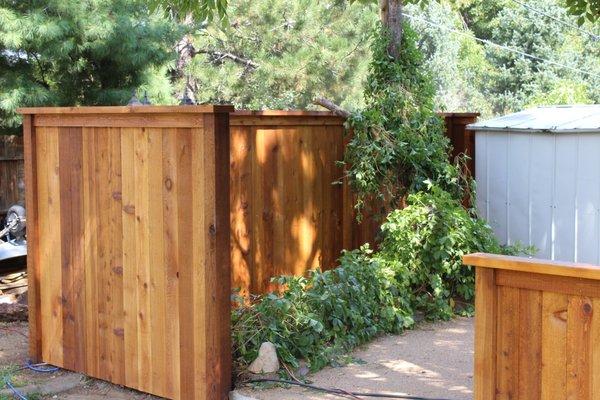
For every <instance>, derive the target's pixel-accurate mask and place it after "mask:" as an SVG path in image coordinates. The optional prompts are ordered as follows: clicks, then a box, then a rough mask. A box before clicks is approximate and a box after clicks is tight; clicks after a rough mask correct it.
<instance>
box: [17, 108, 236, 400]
mask: <svg viewBox="0 0 600 400" xmlns="http://www.w3.org/2000/svg"><path fill="white" fill-rule="evenodd" d="M157 112H158V111H157ZM61 115H62V114H56V118H59V119H60V118H61ZM99 115H101V114H99ZM186 115H187V114H186ZM191 115H192V116H193V117H194V119H195V120H197V121H200V122H199V124H198V125H197V126H195V127H194V128H186V127H156V126H154V124H150V125H152V126H149V127H148V126H138V127H133V126H132V125H133V124H129V123H127V124H123V125H124V126H123V127H119V126H92V125H90V124H81V125H82V126H80V127H74V126H62V125H60V124H59V125H58V126H41V125H40V124H39V123H38V124H33V123H32V121H31V119H37V118H38V116H37V115H28V116H26V117H25V119H26V121H28V122H27V124H26V135H27V136H28V138H27V139H26V141H27V153H28V154H27V157H28V160H32V162H31V166H30V168H29V169H28V173H29V178H28V191H27V193H28V196H29V197H28V198H29V200H28V201H29V203H30V204H28V208H29V210H33V214H34V217H33V218H32V219H30V220H29V221H28V222H29V224H30V235H31V238H32V239H33V240H32V241H31V242H30V252H31V253H30V254H32V255H33V262H31V263H30V268H31V275H30V276H32V277H33V279H32V282H31V284H32V288H33V290H32V293H33V297H31V300H30V301H33V303H32V304H33V307H32V308H31V310H32V315H31V321H32V327H33V331H32V344H31V350H30V351H31V353H32V357H33V358H34V359H36V358H37V359H40V360H41V361H46V362H49V363H51V364H54V365H57V366H60V367H62V368H65V369H69V370H74V371H78V372H82V373H86V374H88V375H90V376H93V377H96V378H100V379H104V380H108V381H111V382H114V383H117V384H122V385H125V386H128V387H132V388H135V389H138V390H142V391H145V392H148V393H152V394H155V395H158V396H163V397H166V398H172V399H219V400H220V399H225V398H227V395H228V393H229V390H230V385H231V351H230V349H231V345H230V342H229V341H230V333H229V329H230V328H229V314H230V308H229V307H230V300H229V296H230V292H231V290H230V289H231V286H230V275H231V270H230V259H229V248H230V246H229V240H230V233H229V179H228V178H229V163H230V160H229V126H228V115H227V114H226V113H225V114H223V113H220V114H206V113H196V114H191ZM138 116H139V115H137V114H135V113H132V115H128V114H126V113H124V114H122V116H121V118H132V119H134V120H135V121H139V119H138ZM78 117H80V118H84V117H85V118H87V114H80V115H78ZM153 118H162V114H160V113H157V114H155V115H154V116H153ZM165 118H166V117H165ZM168 118H172V116H169V117H168ZM159 125H160V124H159ZM27 129H28V130H29V133H28V132H27ZM30 212H31V211H30ZM32 223H33V226H32V225H31V224H32ZM36 298H37V299H39V300H36ZM36 304H37V307H36Z"/></svg>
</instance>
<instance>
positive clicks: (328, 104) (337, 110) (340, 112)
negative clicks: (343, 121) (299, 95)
mask: <svg viewBox="0 0 600 400" xmlns="http://www.w3.org/2000/svg"><path fill="white" fill-rule="evenodd" d="M313 104H316V105H318V106H321V107H325V108H326V109H328V110H329V111H332V112H333V113H334V114H335V115H337V116H340V117H344V118H348V117H349V116H350V113H349V112H348V111H346V110H344V109H343V108H342V107H340V106H338V105H337V104H335V103H334V102H333V101H331V100H329V99H326V98H324V97H317V98H316V99H314V100H313Z"/></svg>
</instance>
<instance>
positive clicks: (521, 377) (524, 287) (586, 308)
mask: <svg viewBox="0 0 600 400" xmlns="http://www.w3.org/2000/svg"><path fill="white" fill-rule="evenodd" d="M463 262H464V263H465V264H467V265H473V266H476V267H477V268H476V289H475V291H476V293H475V368H474V370H475V382H474V383H475V388H474V389H475V390H474V399H475V400H490V399H527V400H537V399H540V400H542V399H553V400H566V399H578V400H593V399H598V398H600V266H593V265H588V264H576V263H567V262H556V261H546V260H536V259H527V258H519V257H504V256H497V255H489V254H471V255H468V256H465V257H464V259H463Z"/></svg>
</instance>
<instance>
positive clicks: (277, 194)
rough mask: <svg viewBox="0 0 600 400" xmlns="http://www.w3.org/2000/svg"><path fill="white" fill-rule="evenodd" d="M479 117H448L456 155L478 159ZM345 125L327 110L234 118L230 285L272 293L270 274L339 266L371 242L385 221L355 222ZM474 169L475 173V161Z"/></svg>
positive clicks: (242, 114)
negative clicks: (473, 127) (345, 163)
mask: <svg viewBox="0 0 600 400" xmlns="http://www.w3.org/2000/svg"><path fill="white" fill-rule="evenodd" d="M477 115H478V114H475V113H445V114H442V116H443V118H444V120H445V122H446V134H447V136H448V137H449V138H450V140H451V142H452V145H453V147H454V150H453V156H455V155H457V154H459V153H463V152H464V153H466V154H468V155H470V156H471V157H474V144H475V143H474V140H473V138H472V132H469V131H467V130H466V129H465V126H466V125H467V124H469V123H471V122H474V121H475V119H476V117H477ZM344 122H345V120H344V119H343V118H340V117H336V116H334V115H332V114H331V113H328V112H300V111H263V112H248V111H237V112H235V113H234V114H232V115H231V120H230V125H231V141H230V145H231V182H230V187H231V192H230V198H231V247H232V249H231V257H232V286H233V287H237V288H241V289H242V292H243V293H247V292H248V291H249V292H251V293H263V292H265V291H266V290H269V289H273V286H272V285H271V284H270V283H269V281H270V279H271V277H272V276H278V275H290V274H294V275H301V274H303V273H305V272H306V271H307V270H309V269H313V268H316V267H321V268H322V269H324V270H327V269H330V268H332V267H334V266H335V263H336V260H337V258H338V257H339V256H340V252H341V251H342V249H353V248H357V247H358V246H360V245H361V244H363V243H366V242H369V243H373V242H374V241H375V239H376V236H377V233H378V229H379V225H380V221H377V220H374V219H372V218H371V219H370V218H365V219H364V220H363V222H362V223H361V224H357V223H356V219H355V213H354V208H353V206H354V201H353V197H352V194H351V192H350V190H349V188H348V186H347V184H346V182H342V183H341V184H335V182H338V181H343V179H342V178H343V174H344V171H343V168H342V167H341V166H339V165H337V164H336V161H339V160H342V159H343V154H344V146H345V142H346V140H347V138H346V137H345V136H344V127H343V124H344ZM470 164H471V166H470V167H469V168H470V170H471V171H473V167H472V165H474V164H473V163H472V162H470Z"/></svg>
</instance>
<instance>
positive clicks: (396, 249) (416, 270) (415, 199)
mask: <svg viewBox="0 0 600 400" xmlns="http://www.w3.org/2000/svg"><path fill="white" fill-rule="evenodd" d="M407 203H408V206H407V207H406V208H404V209H402V210H395V211H392V212H391V213H390V214H389V215H388V217H387V220H386V222H385V223H384V224H383V225H382V231H383V241H382V243H381V246H380V251H379V253H378V254H377V257H378V258H379V260H380V262H381V263H382V265H385V266H386V267H389V268H391V269H392V270H394V271H395V274H396V279H397V280H398V281H400V282H401V284H402V286H403V287H408V288H409V290H408V291H407V296H408V299H407V301H408V302H409V303H410V304H411V307H412V308H413V309H414V310H415V311H420V312H423V313H424V314H425V316H426V317H427V318H429V319H436V318H449V317H451V316H452V315H454V313H455V311H456V308H455V306H456V302H455V300H462V301H464V303H462V302H461V303H462V304H463V306H466V308H463V310H464V311H470V309H471V307H472V306H471V301H472V299H473V295H474V273H473V270H472V268H471V267H466V266H463V264H462V256H463V255H465V254H468V253H473V252H487V253H503V254H515V253H518V252H527V249H523V248H521V247H520V246H512V247H502V246H500V244H499V243H498V240H497V239H496V237H495V236H494V233H493V232H492V229H491V228H490V227H489V225H488V224H487V223H486V222H485V221H484V220H481V219H477V218H476V217H474V216H473V215H471V214H470V213H469V211H467V210H466V209H465V208H464V207H463V206H462V204H461V203H460V202H459V201H457V200H456V199H454V198H453V196H451V195H450V194H449V193H448V192H446V191H444V190H442V189H441V188H439V187H437V186H432V187H430V190H427V191H421V192H418V193H415V194H411V195H409V196H408V199H407Z"/></svg>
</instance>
